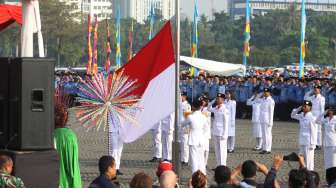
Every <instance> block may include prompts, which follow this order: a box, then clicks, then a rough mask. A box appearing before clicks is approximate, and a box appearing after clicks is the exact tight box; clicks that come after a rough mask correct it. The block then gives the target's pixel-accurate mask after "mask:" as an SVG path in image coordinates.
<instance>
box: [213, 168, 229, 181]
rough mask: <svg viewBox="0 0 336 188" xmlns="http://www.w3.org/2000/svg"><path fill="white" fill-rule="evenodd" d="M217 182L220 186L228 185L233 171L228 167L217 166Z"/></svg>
mask: <svg viewBox="0 0 336 188" xmlns="http://www.w3.org/2000/svg"><path fill="white" fill-rule="evenodd" d="M214 178H215V182H216V183H217V184H218V185H219V184H228V183H229V181H230V179H231V170H230V168H228V167H226V166H217V167H216V169H215V177H214Z"/></svg>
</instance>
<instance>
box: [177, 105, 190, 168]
mask: <svg viewBox="0 0 336 188" xmlns="http://www.w3.org/2000/svg"><path fill="white" fill-rule="evenodd" d="M180 108H181V109H180V110H181V113H182V114H181V116H180V117H181V122H183V121H184V120H185V117H184V112H191V106H190V104H189V103H188V101H184V102H182V103H181V107H180ZM188 132H189V131H188V129H187V128H186V127H182V126H180V127H179V130H178V142H179V143H180V152H181V161H182V162H185V163H188V161H189V144H188V137H189V136H188V134H189V133H188Z"/></svg>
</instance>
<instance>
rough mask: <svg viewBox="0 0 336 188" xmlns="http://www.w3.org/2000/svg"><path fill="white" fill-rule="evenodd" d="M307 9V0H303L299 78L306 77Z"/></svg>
mask: <svg viewBox="0 0 336 188" xmlns="http://www.w3.org/2000/svg"><path fill="white" fill-rule="evenodd" d="M306 23H307V20H306V10H305V0H302V1H301V42H300V44H301V45H300V46H301V50H300V65H299V78H300V79H302V78H304V64H305V57H306V46H305V35H306Z"/></svg>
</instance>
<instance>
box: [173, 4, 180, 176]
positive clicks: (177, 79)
mask: <svg viewBox="0 0 336 188" xmlns="http://www.w3.org/2000/svg"><path fill="white" fill-rule="evenodd" d="M175 19H176V31H175V33H176V43H175V45H176V46H175V55H176V57H175V126H174V127H175V128H174V130H175V131H174V144H173V163H174V170H175V173H176V174H177V176H178V177H179V179H181V163H180V147H179V146H180V145H179V143H178V142H177V138H178V127H179V124H180V114H179V106H180V87H179V85H180V75H179V74H180V0H176V1H175Z"/></svg>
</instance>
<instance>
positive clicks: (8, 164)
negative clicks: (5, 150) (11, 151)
mask: <svg viewBox="0 0 336 188" xmlns="http://www.w3.org/2000/svg"><path fill="white" fill-rule="evenodd" d="M12 171H13V161H12V159H11V158H10V157H8V156H7V155H0V187H1V188H24V187H25V186H24V184H23V182H22V180H21V179H20V178H18V177H15V176H12V175H11V173H12Z"/></svg>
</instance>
